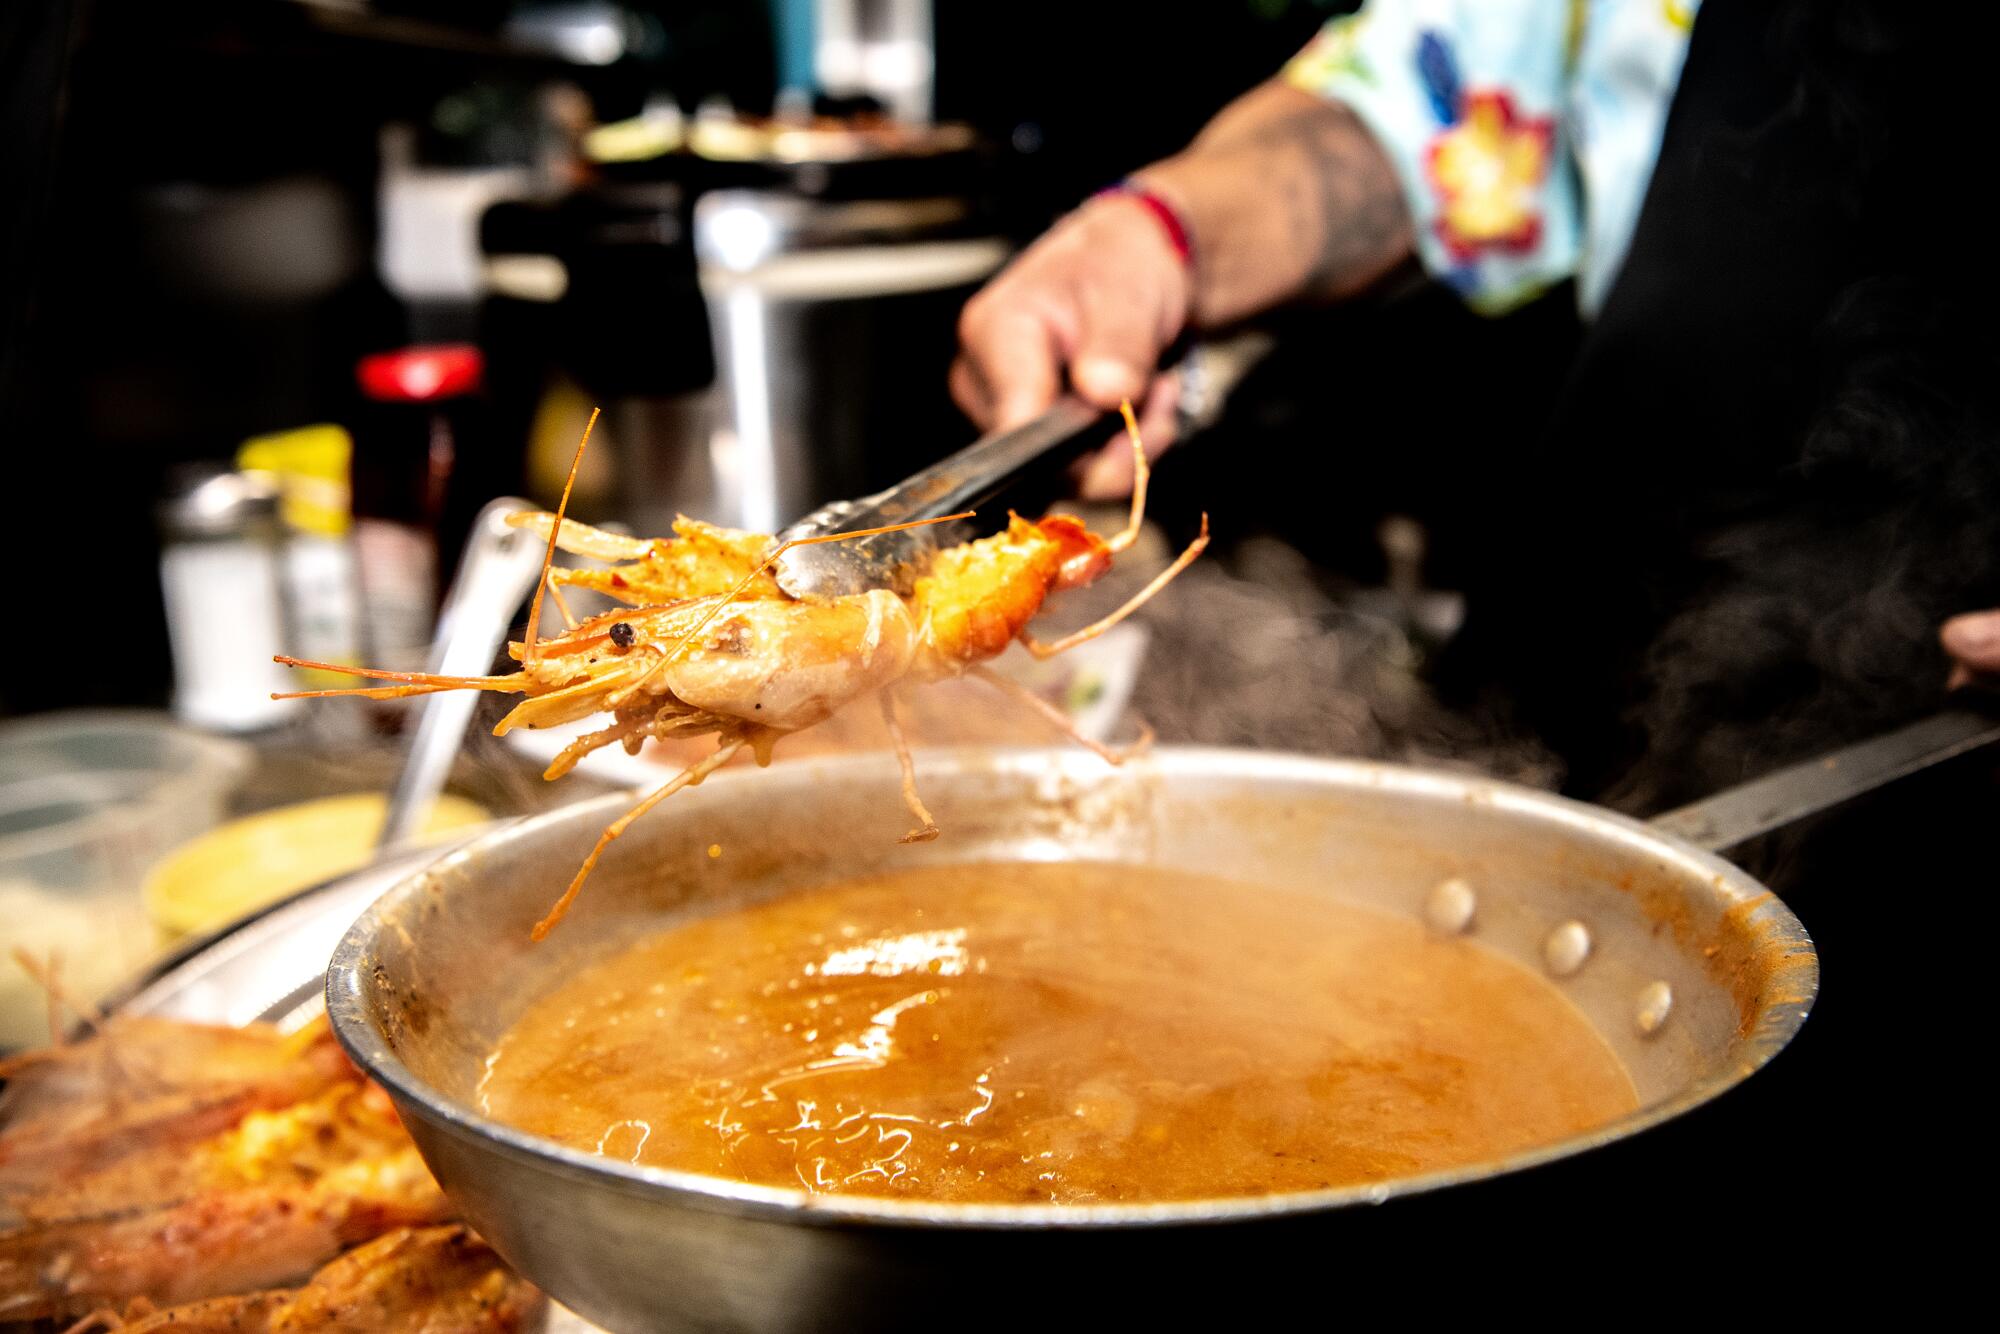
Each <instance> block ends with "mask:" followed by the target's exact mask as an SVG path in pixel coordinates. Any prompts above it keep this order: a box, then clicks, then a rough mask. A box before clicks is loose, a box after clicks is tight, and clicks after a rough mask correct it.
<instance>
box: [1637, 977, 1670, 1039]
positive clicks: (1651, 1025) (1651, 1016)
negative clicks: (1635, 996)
mask: <svg viewBox="0 0 2000 1334" xmlns="http://www.w3.org/2000/svg"><path fill="white" fill-rule="evenodd" d="M1673 1008H1674V989H1673V988H1672V987H1670V986H1668V985H1667V984H1666V983H1664V982H1648V983H1647V984H1646V985H1645V986H1643V987H1640V988H1639V1008H1638V1009H1637V1010H1636V1011H1635V1012H1634V1013H1633V1016H1632V1017H1633V1019H1635V1020H1636V1021H1637V1022H1638V1025H1639V1032H1640V1033H1641V1034H1643V1035H1644V1036H1646V1037H1651V1036H1653V1034H1655V1033H1657V1032H1659V1031H1660V1025H1662V1024H1664V1023H1666V1022H1667V1015H1668V1014H1669V1013H1671V1012H1672V1010H1673Z"/></svg>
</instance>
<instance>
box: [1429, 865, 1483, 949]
mask: <svg viewBox="0 0 2000 1334" xmlns="http://www.w3.org/2000/svg"><path fill="white" fill-rule="evenodd" d="M1477 907H1478V901H1477V900H1476V899H1475V898H1474V897H1473V894H1472V886H1471V885H1470V884H1469V883H1468V882H1466V881H1465V880H1463V879H1461V878H1460V877H1458V876H1453V877H1452V878H1451V879H1449V880H1440V881H1438V882H1437V884H1435V885H1433V886H1432V887H1431V892H1430V894H1429V895H1428V896H1427V897H1426V898H1425V899H1424V920H1425V921H1426V922H1429V923H1430V924H1431V930H1433V931H1436V932H1438V933H1439V934H1440V935H1446V936H1455V935H1457V934H1458V933H1459V932H1461V931H1463V930H1465V929H1466V928H1467V927H1469V926H1471V925H1472V914H1473V910H1474V909H1475V908H1477Z"/></svg>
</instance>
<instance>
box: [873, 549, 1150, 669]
mask: <svg viewBox="0 0 2000 1334" xmlns="http://www.w3.org/2000/svg"><path fill="white" fill-rule="evenodd" d="M1110 567H1111V551H1110V548H1109V547H1107V546H1106V545H1105V544H1104V542H1103V540H1102V539H1100V538H1099V537H1097V536H1096V535H1095V534H1094V533H1092V532H1091V531H1090V530H1089V529H1087V528H1085V527H1084V526H1083V524H1082V523H1081V522H1080V521H1079V520H1077V519H1074V518H1071V517H1070V516H1069V515H1066V514H1052V515H1049V516H1048V517H1047V518H1044V519H1041V520H1039V521H1036V522H1031V521H1029V520H1027V519H1023V518H1022V517H1021V516H1020V515H1018V514H1012V513H1010V514H1009V515H1008V516H1007V527H1006V529H1005V531H1003V532H999V533H995V534H994V535H993V536H991V537H982V538H980V539H978V540H977V541H973V542H966V543H962V544H961V545H959V546H955V547H947V548H946V549H945V550H943V551H940V552H939V553H938V554H937V556H936V557H935V558H934V560H933V561H932V564H931V568H930V570H929V572H928V573H926V574H925V575H923V576H922V577H921V578H919V579H918V580H917V583H916V587H915V588H914V589H913V590H912V591H911V594H910V602H911V607H912V610H913V611H915V612H916V615H917V620H918V623H919V624H920V625H922V626H923V627H924V632H923V639H924V642H925V645H926V648H927V652H926V653H925V655H924V658H923V660H922V661H921V662H920V663H919V668H918V669H919V671H920V673H921V674H922V675H924V676H926V677H930V678H933V679H935V678H938V677H945V676H957V675H959V674H960V673H962V672H963V671H964V670H965V669H966V668H967V667H969V666H971V665H972V664H973V663H976V662H983V661H985V660H987V659H989V658H997V657H999V656H1000V654H1002V653H1004V652H1005V651H1006V649H1007V645H1008V644H1010V643H1012V642H1013V640H1014V638H1015V636H1017V635H1019V634H1020V633H1021V630H1022V628H1023V627H1025V626H1026V625H1027V624H1028V622H1029V621H1031V620H1033V619H1034V617H1035V614H1036V613H1037V612H1039V611H1040V610H1041V609H1042V603H1043V602H1044V601H1046V600H1047V598H1048V595H1049V593H1050V592H1051V591H1052V590H1054V589H1057V588H1075V587H1079V586H1081V585H1083V584H1087V583H1090V582H1091V581H1092V580H1094V579H1096V578H1098V577H1099V576H1100V575H1102V574H1103V573H1104V571H1105V570H1107V569H1109V568H1110Z"/></svg>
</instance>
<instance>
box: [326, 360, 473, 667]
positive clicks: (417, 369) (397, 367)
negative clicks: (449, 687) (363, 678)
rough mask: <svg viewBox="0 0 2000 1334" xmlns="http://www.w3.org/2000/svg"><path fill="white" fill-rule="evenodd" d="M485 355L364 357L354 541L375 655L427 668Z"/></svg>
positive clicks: (359, 374)
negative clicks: (466, 421) (467, 426)
mask: <svg viewBox="0 0 2000 1334" xmlns="http://www.w3.org/2000/svg"><path fill="white" fill-rule="evenodd" d="M484 374H485V362H484V359H483V357H482V356H481V354H480V351H479V349H478V348H477V347H475V346H473V345H471V344H469V343H435V344H426V345H421V346H416V347H403V348H397V349H395V350H394V351H389V352H378V353H376V354H374V355H372V356H367V357H363V358H362V359H361V361H360V363H359V364H358V365H357V366H356V367H355V378H356V380H357V382H358V384H359V386H360V389H361V392H362V395H363V396H364V397H365V398H366V400H367V407H366V408H365V410H364V411H363V412H362V413H361V414H360V415H359V417H358V419H357V422H356V430H355V435H354V544H355V555H356V560H357V562H358V564H359V567H360V578H361V594H362V604H363V622H364V626H365V629H366V633H367V636H368V647H369V656H370V658H371V660H373V661H375V662H377V663H379V664H381V665H382V666H384V667H390V668H396V669H402V670H421V669H422V667H423V665H424V660H425V658H426V657H427V656H428V651H429V645H430V641H431V632H432V627H433V625H434V623H435V620H436V617H437V603H438V587H439V569H438V565H439V561H438V556H439V541H440V537H441V536H442V535H444V534H443V529H444V527H445V524H446V520H447V513H448V506H449V504H450V497H451V481H452V477H453V474H454V473H455V472H456V471H457V470H458V465H459V434H460V432H459V429H458V418H459V415H460V413H461V412H462V409H463V408H464V406H465V405H466V404H468V403H469V402H470V401H471V400H472V399H473V398H474V396H476V395H477V394H478V392H479V389H480V385H481V382H482V380H483V377H484Z"/></svg>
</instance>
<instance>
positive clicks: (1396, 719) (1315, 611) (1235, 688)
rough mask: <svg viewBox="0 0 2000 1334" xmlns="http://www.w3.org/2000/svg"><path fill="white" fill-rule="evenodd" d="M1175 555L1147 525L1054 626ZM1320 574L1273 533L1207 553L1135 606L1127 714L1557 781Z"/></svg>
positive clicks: (1090, 611)
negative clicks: (1134, 657) (1440, 691)
mask: <svg viewBox="0 0 2000 1334" xmlns="http://www.w3.org/2000/svg"><path fill="white" fill-rule="evenodd" d="M1168 555H1169V553H1168V551H1167V548H1166V544H1165V543H1164V542H1162V541H1160V540H1159V537H1158V535H1157V534H1153V533H1149V534H1148V535H1147V538H1146V539H1145V540H1143V541H1142V542H1141V543H1140V544H1139V545H1138V546H1137V547H1135V548H1134V549H1133V550H1132V551H1131V552H1130V553H1128V554H1127V555H1126V556H1125V557H1123V558H1122V559H1121V560H1120V562H1119V565H1118V567H1117V569H1116V571H1115V573H1114V577H1113V578H1112V579H1108V580H1106V582H1105V584H1104V585H1100V586H1099V587H1098V588H1095V589H1092V590H1090V592H1089V594H1088V595H1085V596H1084V597H1081V598H1078V600H1077V601H1075V602H1068V601H1065V602H1064V603H1060V604H1056V605H1052V607H1051V613H1052V615H1051V617H1050V619H1051V621H1059V622H1060V623H1061V625H1062V626H1063V627H1064V628H1066V627H1067V626H1068V625H1069V624H1071V623H1080V622H1082V621H1087V620H1089V619H1090V618H1091V617H1092V616H1095V615H1099V614H1102V612H1103V611H1105V610H1108V609H1109V607H1111V606H1115V605H1116V604H1117V602H1118V601H1119V600H1121V599H1122V598H1123V597H1125V596H1127V595H1128V594H1129V592H1130V591H1131V588H1130V587H1127V585H1128V584H1129V585H1131V586H1133V587H1136V586H1137V585H1138V584H1140V583H1143V582H1144V580H1145V579H1146V578H1147V577H1149V576H1150V575H1151V573H1152V572H1153V571H1154V570H1157V569H1158V568H1159V567H1160V565H1161V564H1163V563H1164V561H1165V560H1166V558H1167V557H1168ZM1321 579H1322V576H1321V575H1320V574H1319V573H1318V572H1317V571H1316V570H1315V569H1314V567H1313V565H1312V563H1311V562H1310V561H1308V560H1307V559H1306V557H1305V556H1303V555H1301V554H1300V553H1299V552H1298V551H1297V550H1296V549H1294V548H1293V547H1291V546H1289V545H1287V544H1286V543H1284V542H1282V541H1280V540H1278V539H1276V538H1272V537H1254V538H1250V539H1248V540H1246V541H1244V542H1242V543H1239V544H1238V545H1237V546H1236V547H1235V548H1234V549H1233V550H1230V551H1227V552H1221V553H1218V552H1214V551H1211V553H1210V555H1209V556H1207V557H1204V558H1203V559H1202V560H1200V561H1198V562H1196V563H1195V564H1194V565H1193V566H1191V567H1190V568H1189V569H1188V570H1187V571H1186V572H1185V573H1184V574H1182V575H1181V577H1180V578H1179V579H1177V580H1175V581H1174V583H1172V584H1171V585H1169V586H1168V588H1167V589H1166V590H1165V591H1164V592H1163V593H1161V594H1160V596H1159V597H1157V598H1155V599H1154V600H1153V601H1152V602H1150V603H1149V604H1147V606H1146V607H1145V608H1144V609H1143V610H1142V611H1141V612H1140V613H1139V619H1140V620H1142V621H1143V622H1144V623H1145V624H1146V626H1147V628H1148V629H1149V630H1150V631H1151V643H1152V648H1151V649H1150V650H1149V652H1148V653H1147V655H1146V661H1145V666H1144V669H1143V670H1142V671H1141V673H1140V675H1139V680H1138V684H1137V686H1136V688H1135V691H1134V694H1133V701H1132V709H1131V711H1132V712H1133V713H1134V714H1136V715H1137V716H1138V717H1140V718H1143V719H1145V720H1146V721H1147V722H1148V723H1150V724H1151V725H1152V726H1153V728H1154V730H1155V731H1156V732H1157V733H1158V734H1159V738H1160V740H1161V741H1163V742H1170V743H1171V742H1180V743H1189V744H1198V745H1214V746H1249V747H1258V748H1265V749H1273V750H1286V751H1295V752H1303V753H1307V754H1319V755H1337V756H1347V757H1353V758H1364V759H1381V760H1392V761H1399V762H1404V763H1411V764H1425V765H1433V766H1445V767H1451V768H1459V769H1467V770H1472V771H1476V772H1479V773H1483V774H1488V775H1491V776H1494V777H1499V778H1505V779H1508V780H1511V781H1514V782H1522V783H1530V784H1534V785H1536V786H1541V787H1552V786H1554V785H1555V784H1556V782H1557V781H1558V780H1559V779H1560V778H1561V776H1562V767H1561V765H1560V764H1559V763H1558V762H1557V760H1556V759H1555V757H1554V755H1553V754H1552V753H1551V752H1550V751H1549V750H1548V749H1547V748H1546V747H1543V746H1541V745H1539V744H1538V743H1536V742H1535V741H1534V740H1533V739H1532V738H1528V737H1524V736H1521V735H1518V734H1515V733H1513V732H1512V731H1511V730H1510V729H1509V728H1508V727H1507V726H1505V724H1504V723H1503V722H1502V721H1501V720H1500V719H1499V718H1498V717H1497V716H1486V715H1484V714H1482V713H1476V712H1475V713H1467V712H1456V711H1453V710H1451V709H1448V708H1446V707H1445V706H1444V705H1442V704H1441V703H1439V701H1438V700H1437V699H1436V697H1435V696H1434V695H1433V694H1432V692H1431V690H1430V689H1429V687H1428V686H1427V685H1426V684H1425V683H1424V681H1423V679H1422V677H1421V675H1420V669H1421V667H1422V664H1423V651H1422V649H1421V647H1420V644H1419V639H1418V636H1416V635H1414V634H1413V633H1412V632H1411V631H1410V630H1409V629H1407V628H1406V627H1405V626H1403V625H1402V624H1400V623H1399V621H1398V619H1397V618H1395V617H1393V616H1391V615H1386V614H1376V613H1375V612H1374V611H1373V610H1371V611H1367V612H1364V611H1360V610H1356V609H1355V607H1354V606H1353V605H1352V603H1353V601H1354V600H1353V599H1351V598H1348V599H1343V598H1341V597H1337V596H1336V595H1335V592H1334V591H1333V590H1331V589H1329V588H1327V587H1326V586H1325V585H1324V584H1323V583H1322V582H1321ZM1071 597H1077V595H1071Z"/></svg>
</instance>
